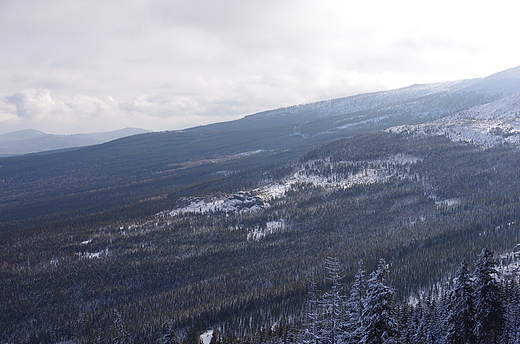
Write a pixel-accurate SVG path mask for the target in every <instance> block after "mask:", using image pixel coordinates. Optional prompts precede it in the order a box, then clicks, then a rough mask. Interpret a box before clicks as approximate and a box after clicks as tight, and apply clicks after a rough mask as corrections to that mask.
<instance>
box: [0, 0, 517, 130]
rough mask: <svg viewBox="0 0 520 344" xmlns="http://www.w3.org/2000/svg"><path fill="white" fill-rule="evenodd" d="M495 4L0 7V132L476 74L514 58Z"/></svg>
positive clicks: (175, 123) (101, 123)
mask: <svg viewBox="0 0 520 344" xmlns="http://www.w3.org/2000/svg"><path fill="white" fill-rule="evenodd" d="M501 6H502V7H503V6H506V7H507V4H506V1H505V0H497V2H495V3H493V6H490V5H489V4H482V3H478V2H477V3H475V2H474V1H468V0H462V1H460V2H456V3H454V2H452V1H447V0H439V1H437V2H434V3H433V2H432V3H424V2H421V3H418V2H416V1H408V0H397V1H394V2H388V1H382V0H374V1H367V2H358V3H351V2H345V1H340V0H324V1H320V2H314V1H296V0H264V1H256V0H252V1H243V0H222V1H212V0H190V1H187V0H168V1H167V0H126V1H123V0H114V1H101V0H91V1H83V0H71V1H65V2H64V1H60V0H3V1H0V51H1V52H2V53H1V54H0V78H1V80H3V81H4V82H3V84H2V86H1V88H0V94H1V95H3V97H4V98H3V99H4V101H3V102H2V101H0V132H6V131H9V130H11V129H18V128H20V127H22V126H26V127H35V128H37V129H41V128H42V126H43V125H44V123H48V124H46V125H47V127H46V128H50V129H49V130H50V132H58V131H61V132H67V131H70V132H72V131H75V130H79V131H85V130H87V129H88V130H90V128H92V129H93V130H95V129H96V128H100V129H117V128H119V127H122V126H128V125H130V126H144V127H147V128H149V129H153V130H161V129H180V128H182V127H186V126H192V125H198V124H202V123H207V122H215V121H221V120H227V119H235V118H237V117H240V116H243V115H246V114H249V113H253V112H256V111H261V110H265V109H270V108H274V107H278V106H287V105H292V104H297V103H302V102H311V101H316V100H321V99H327V98H334V97H340V96H346V95H350V94H355V93H360V92H368V91H376V90H381V89H388V88H395V87H401V86H407V85H409V84H412V83H421V82H433V81H440V80H450V79H451V80H452V79H458V78H466V77H467V78H469V77H479V76H485V75H488V74H491V73H494V72H498V71H500V70H502V69H506V68H509V67H513V66H516V65H517V64H518V62H517V61H519V58H520V48H519V47H518V45H517V44H515V42H516V37H515V36H516V32H517V28H516V17H515V14H514V13H513V12H514V11H506V12H503V11H501V10H500V8H501ZM483 23H486V25H483ZM109 95H110V97H109ZM44 118H45V121H44V120H43V119H44ZM58 120H61V122H59V121H58ZM51 123H54V124H52V125H54V126H52V125H51ZM60 123H62V124H60ZM63 123H64V124H63ZM96 125H97V127H96ZM108 125H110V126H112V127H110V128H107V126H108ZM36 126H40V127H36ZM78 128H79V129H78Z"/></svg>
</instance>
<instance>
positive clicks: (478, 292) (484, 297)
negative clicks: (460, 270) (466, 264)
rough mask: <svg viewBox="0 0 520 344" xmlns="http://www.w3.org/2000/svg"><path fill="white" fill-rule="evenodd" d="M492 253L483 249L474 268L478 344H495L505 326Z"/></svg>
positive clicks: (501, 295)
mask: <svg viewBox="0 0 520 344" xmlns="http://www.w3.org/2000/svg"><path fill="white" fill-rule="evenodd" d="M496 274H497V270H496V262H495V260H494V259H493V252H492V251H489V250H488V249H483V250H482V252H481V253H480V255H479V258H478V260H477V264H476V266H475V273H474V276H475V334H476V336H477V343H478V344H496V343H499V342H500V340H501V337H502V332H503V330H504V326H505V307H504V304H503V302H502V299H503V293H502V292H501V288H500V286H499V284H498V282H497V280H496V279H495V275H496Z"/></svg>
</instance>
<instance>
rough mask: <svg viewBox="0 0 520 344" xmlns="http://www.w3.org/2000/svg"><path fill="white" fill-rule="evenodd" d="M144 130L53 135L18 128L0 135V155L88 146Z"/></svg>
mask: <svg viewBox="0 0 520 344" xmlns="http://www.w3.org/2000/svg"><path fill="white" fill-rule="evenodd" d="M146 132H148V130H145V129H138V128H125V129H120V130H114V131H110V132H101V133H90V134H74V135H53V134H45V133H43V132H41V131H38V130H32V129H28V130H20V131H16V132H11V133H6V134H3V135H0V157H2V156H3V157H6V156H13V155H23V154H28V153H38V152H44V151H50V150H59V149H67V148H75V147H82V146H90V145H95V144H100V143H103V142H107V141H111V140H115V139H118V138H121V137H126V136H131V135H136V134H142V133H146Z"/></svg>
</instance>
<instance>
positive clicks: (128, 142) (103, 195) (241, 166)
mask: <svg viewBox="0 0 520 344" xmlns="http://www.w3.org/2000/svg"><path fill="white" fill-rule="evenodd" d="M519 74H520V67H517V68H514V69H511V70H507V71H504V72H501V73H497V74H495V75H492V76H490V77H487V78H483V79H472V80H464V81H458V82H447V83H437V84H431V85H414V86H410V87H408V88H403V89H399V90H393V91H384V92H375V93H369V94H363V95H358V96H352V97H346V98H341V99H336V100H329V101H324V102H317V103H312V104H304V105H298V106H294V107H290V108H285V109H277V110H272V111H266V112H263V113H259V114H255V115H251V116H246V117H244V118H243V119H240V120H237V121H232V122H225V123H218V124H213V125H207V126H202V127H196V128H190V129H186V130H182V131H170V132H161V133H149V134H143V135H138V136H132V137H127V138H123V139H119V140H115V141H112V142H109V143H106V144H103V145H99V146H92V147H84V148H78V149H75V150H74V151H73V152H61V153H54V154H50V155H46V156H45V157H41V156H24V157H12V158H3V159H0V165H2V167H0V181H2V183H0V191H1V192H0V208H1V209H0V210H1V211H0V227H2V226H8V227H11V226H12V224H13V223H14V222H12V221H23V222H24V223H27V222H30V221H31V220H30V219H31V218H39V219H41V220H43V219H45V221H51V222H52V221H53V220H52V219H54V218H59V219H66V218H70V217H73V218H76V217H78V216H79V217H81V216H94V215H95V216H94V217H95V218H99V217H100V213H103V214H107V216H108V214H110V213H111V212H112V211H117V212H123V214H124V215H123V214H121V216H131V214H134V215H135V214H144V213H145V212H146V211H147V210H145V209H148V208H147V207H143V204H142V202H141V201H142V200H143V199H149V200H154V199H157V198H156V197H159V198H158V200H157V201H149V202H146V204H147V206H149V207H150V209H151V208H154V207H155V210H157V211H159V210H161V209H160V208H159V207H162V206H164V205H166V204H167V203H170V204H171V203H174V202H175V201H176V199H177V198H178V197H180V196H185V195H189V193H190V192H192V191H189V190H192V189H198V190H200V191H199V192H201V193H203V192H206V191H208V190H210V189H212V188H214V187H216V186H213V185H212V183H220V182H222V183H228V184H229V182H228V181H227V180H228V179H229V178H232V179H233V180H234V181H235V182H234V186H232V188H235V187H236V188H241V187H242V186H240V185H243V183H247V180H248V179H249V178H250V176H251V175H254V174H256V173H260V174H261V173H262V171H263V170H265V169H267V168H268V167H269V166H272V165H276V164H281V163H285V162H287V161H291V160H293V159H296V158H298V157H299V156H301V155H302V154H303V153H305V152H306V151H308V150H310V149H313V148H315V147H318V146H321V145H323V144H325V143H327V142H330V141H333V140H336V139H340V138H345V137H353V136H355V135H359V134H363V133H368V132H376V131H379V130H384V129H387V128H389V127H393V126H396V125H402V124H419V123H425V122H428V121H432V120H435V119H439V118H441V117H444V116H446V115H450V114H453V113H456V112H459V111H461V110H466V109H469V108H471V107H473V106H476V105H482V104H486V103H489V102H490V101H493V100H497V99H500V98H502V97H504V96H507V95H509V94H512V93H515V92H520V78H519ZM251 152H259V153H256V154H254V155H251ZM135 211H137V213H135ZM16 227H17V228H18V227H19V226H16ZM22 227H23V226H22Z"/></svg>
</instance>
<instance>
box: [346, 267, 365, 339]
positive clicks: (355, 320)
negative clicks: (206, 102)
mask: <svg viewBox="0 0 520 344" xmlns="http://www.w3.org/2000/svg"><path fill="white" fill-rule="evenodd" d="M366 284H367V281H366V276H365V266H364V264H363V261H360V262H359V263H358V270H357V272H356V275H355V276H354V283H353V284H352V288H351V289H350V296H349V298H348V301H347V304H346V307H345V329H344V330H345V342H346V343H356V344H357V343H359V342H360V341H361V330H362V328H361V317H362V315H363V300H364V298H365V293H366V287H367V286H366Z"/></svg>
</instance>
